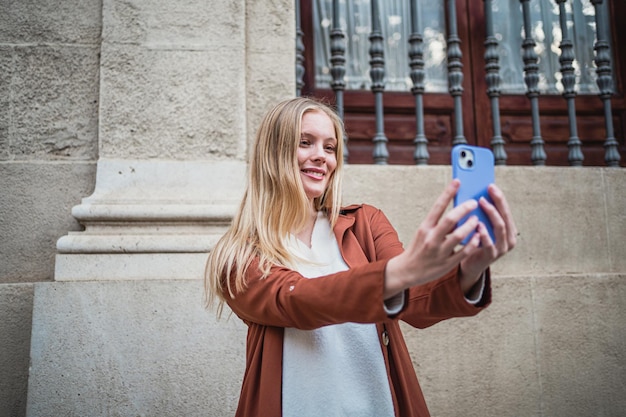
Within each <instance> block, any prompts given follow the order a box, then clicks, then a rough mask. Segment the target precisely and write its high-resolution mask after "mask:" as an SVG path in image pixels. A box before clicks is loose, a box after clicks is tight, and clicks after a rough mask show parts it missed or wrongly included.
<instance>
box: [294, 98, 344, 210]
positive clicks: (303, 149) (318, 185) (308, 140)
mask: <svg viewBox="0 0 626 417" xmlns="http://www.w3.org/2000/svg"><path fill="white" fill-rule="evenodd" d="M297 155H298V167H299V168H300V179H301V180H302V185H303V186H304V192H305V194H306V196H307V198H308V199H309V200H311V201H312V200H313V199H314V198H317V197H320V196H321V195H322V194H324V191H326V187H328V183H329V182H330V178H331V177H332V174H333V172H334V171H335V168H336V167H337V137H336V135H335V126H334V124H333V122H332V120H331V119H330V117H328V115H327V114H326V113H324V112H322V111H319V110H314V111H308V112H306V113H304V115H303V116H302V123H301V132H300V144H299V146H298V152H297Z"/></svg>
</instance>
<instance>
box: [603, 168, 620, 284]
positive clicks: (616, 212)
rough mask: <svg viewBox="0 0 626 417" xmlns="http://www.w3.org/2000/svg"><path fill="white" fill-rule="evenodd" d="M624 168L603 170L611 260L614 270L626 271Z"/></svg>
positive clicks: (604, 202)
mask: <svg viewBox="0 0 626 417" xmlns="http://www.w3.org/2000/svg"><path fill="white" fill-rule="evenodd" d="M625 176H626V175H624V169H605V170H602V180H603V197H604V201H602V202H600V201H599V202H598V204H604V205H605V207H606V233H607V235H608V241H609V255H608V256H609V262H610V264H611V270H612V271H614V272H623V271H626V253H625V246H626V245H625V244H624V243H626V181H625V179H624V177H625Z"/></svg>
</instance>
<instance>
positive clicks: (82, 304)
mask: <svg viewBox="0 0 626 417" xmlns="http://www.w3.org/2000/svg"><path fill="white" fill-rule="evenodd" d="M244 345H245V326H244V325H243V324H242V323H241V322H240V321H239V320H234V319H233V320H222V321H219V322H216V320H215V316H214V313H213V312H212V311H207V310H205V309H204V307H203V298H202V282H201V281H199V280H194V281H175V280H167V281H119V282H103V281H100V282H73V283H67V282H64V283H61V282H54V283H39V284H35V301H34V312H33V341H32V349H31V371H30V379H29V386H28V416H31V417H35V416H52V415H54V416H69V415H75V416H105V415H119V416H137V415H145V416H154V417H157V416H163V417H166V416H216V417H217V416H224V415H233V414H234V407H235V406H236V402H237V399H238V394H239V388H240V383H241V377H242V375H243V368H244V361H245V359H244V358H245V354H244V348H245V346H244Z"/></svg>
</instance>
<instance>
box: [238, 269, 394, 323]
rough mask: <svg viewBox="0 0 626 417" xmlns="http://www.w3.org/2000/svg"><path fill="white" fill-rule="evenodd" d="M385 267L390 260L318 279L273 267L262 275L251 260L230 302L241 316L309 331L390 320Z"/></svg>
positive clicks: (248, 320)
mask: <svg viewBox="0 0 626 417" xmlns="http://www.w3.org/2000/svg"><path fill="white" fill-rule="evenodd" d="M385 266H386V261H384V260H383V261H377V262H372V263H367V264H363V265H359V266H357V267H354V268H351V269H349V270H348V271H342V272H338V273H335V274H330V275H326V276H321V277H318V278H314V279H308V278H305V277H303V276H302V275H301V274H299V273H298V272H296V271H293V270H291V269H288V268H285V267H280V266H274V267H272V269H271V271H270V274H269V275H268V276H267V277H265V278H261V274H260V272H259V270H258V264H257V263H256V262H253V263H252V264H251V265H250V267H249V268H248V272H247V275H246V278H247V283H248V286H247V288H246V289H245V290H244V291H243V292H240V293H237V294H235V297H234V298H229V299H228V301H227V302H228V305H229V306H230V308H231V309H232V310H233V312H234V313H235V314H237V316H239V317H240V318H241V319H242V320H244V321H247V322H252V323H257V324H261V325H265V326H276V327H295V328H298V329H303V330H310V329H315V328H319V327H322V326H326V325H330V324H338V323H345V322H356V323H375V322H379V321H382V320H384V319H385V318H386V314H385V312H384V309H383V301H382V295H383V279H384V271H385Z"/></svg>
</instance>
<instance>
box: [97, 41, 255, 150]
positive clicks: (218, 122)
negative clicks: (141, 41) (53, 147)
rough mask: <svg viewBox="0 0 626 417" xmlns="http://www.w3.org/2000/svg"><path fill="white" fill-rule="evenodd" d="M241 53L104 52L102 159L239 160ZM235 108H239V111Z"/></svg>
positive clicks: (117, 48) (128, 48)
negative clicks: (237, 69)
mask: <svg viewBox="0 0 626 417" xmlns="http://www.w3.org/2000/svg"><path fill="white" fill-rule="evenodd" d="M244 58H245V55H244V53H243V51H242V50H227V49H224V50H220V51H219V52H217V51H214V50H194V51H185V50H165V49H159V50H157V49H146V48H143V47H138V46H135V45H121V44H116V45H109V46H108V47H106V48H104V47H103V51H102V96H101V101H102V105H101V110H100V140H101V142H100V155H101V156H102V157H108V158H115V157H117V158H131V159H147V158H159V159H170V160H200V159H220V158H222V159H223V158H231V159H243V158H245V152H246V149H245V137H246V124H245V120H246V112H245V108H246V106H245V95H244V91H245V90H244V89H243V88H240V87H243V86H244V85H245V78H244V74H243V72H242V71H236V70H233V71H229V68H243V67H244ZM237 109H240V110H239V111H238V110H237Z"/></svg>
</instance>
